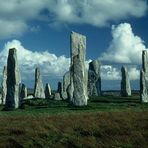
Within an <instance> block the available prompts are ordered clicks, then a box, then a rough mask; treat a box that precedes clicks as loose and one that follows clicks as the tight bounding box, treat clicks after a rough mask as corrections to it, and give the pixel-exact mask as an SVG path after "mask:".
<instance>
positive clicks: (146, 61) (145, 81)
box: [140, 50, 148, 103]
mask: <svg viewBox="0 0 148 148" xmlns="http://www.w3.org/2000/svg"><path fill="white" fill-rule="evenodd" d="M140 98H141V102H143V103H148V52H147V51H146V50H144V51H143V52H142V70H141V73H140Z"/></svg>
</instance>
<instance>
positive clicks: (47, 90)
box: [45, 83, 51, 99]
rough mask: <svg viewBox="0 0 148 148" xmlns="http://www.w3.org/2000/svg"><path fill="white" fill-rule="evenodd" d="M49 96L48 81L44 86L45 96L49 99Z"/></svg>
mask: <svg viewBox="0 0 148 148" xmlns="http://www.w3.org/2000/svg"><path fill="white" fill-rule="evenodd" d="M50 97H51V88H50V85H49V83H46V86H45V98H46V99H49V98H50Z"/></svg>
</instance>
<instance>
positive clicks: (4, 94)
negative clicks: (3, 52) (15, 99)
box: [2, 66, 7, 104]
mask: <svg viewBox="0 0 148 148" xmlns="http://www.w3.org/2000/svg"><path fill="white" fill-rule="evenodd" d="M6 94H7V67H6V66H4V69H3V78H2V104H5V102H6Z"/></svg>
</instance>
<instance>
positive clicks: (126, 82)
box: [121, 66, 131, 97]
mask: <svg viewBox="0 0 148 148" xmlns="http://www.w3.org/2000/svg"><path fill="white" fill-rule="evenodd" d="M121 75H122V80H121V96H123V97H128V96H131V86H130V79H129V75H128V71H127V67H125V66H122V68H121Z"/></svg>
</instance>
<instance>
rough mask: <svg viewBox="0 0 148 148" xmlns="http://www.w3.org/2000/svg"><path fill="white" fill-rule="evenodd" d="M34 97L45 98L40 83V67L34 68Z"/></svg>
mask: <svg viewBox="0 0 148 148" xmlns="http://www.w3.org/2000/svg"><path fill="white" fill-rule="evenodd" d="M34 97H35V98H43V99H44V98H45V93H44V87H43V83H42V77H41V73H40V69H39V68H36V69H35V85H34Z"/></svg>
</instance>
